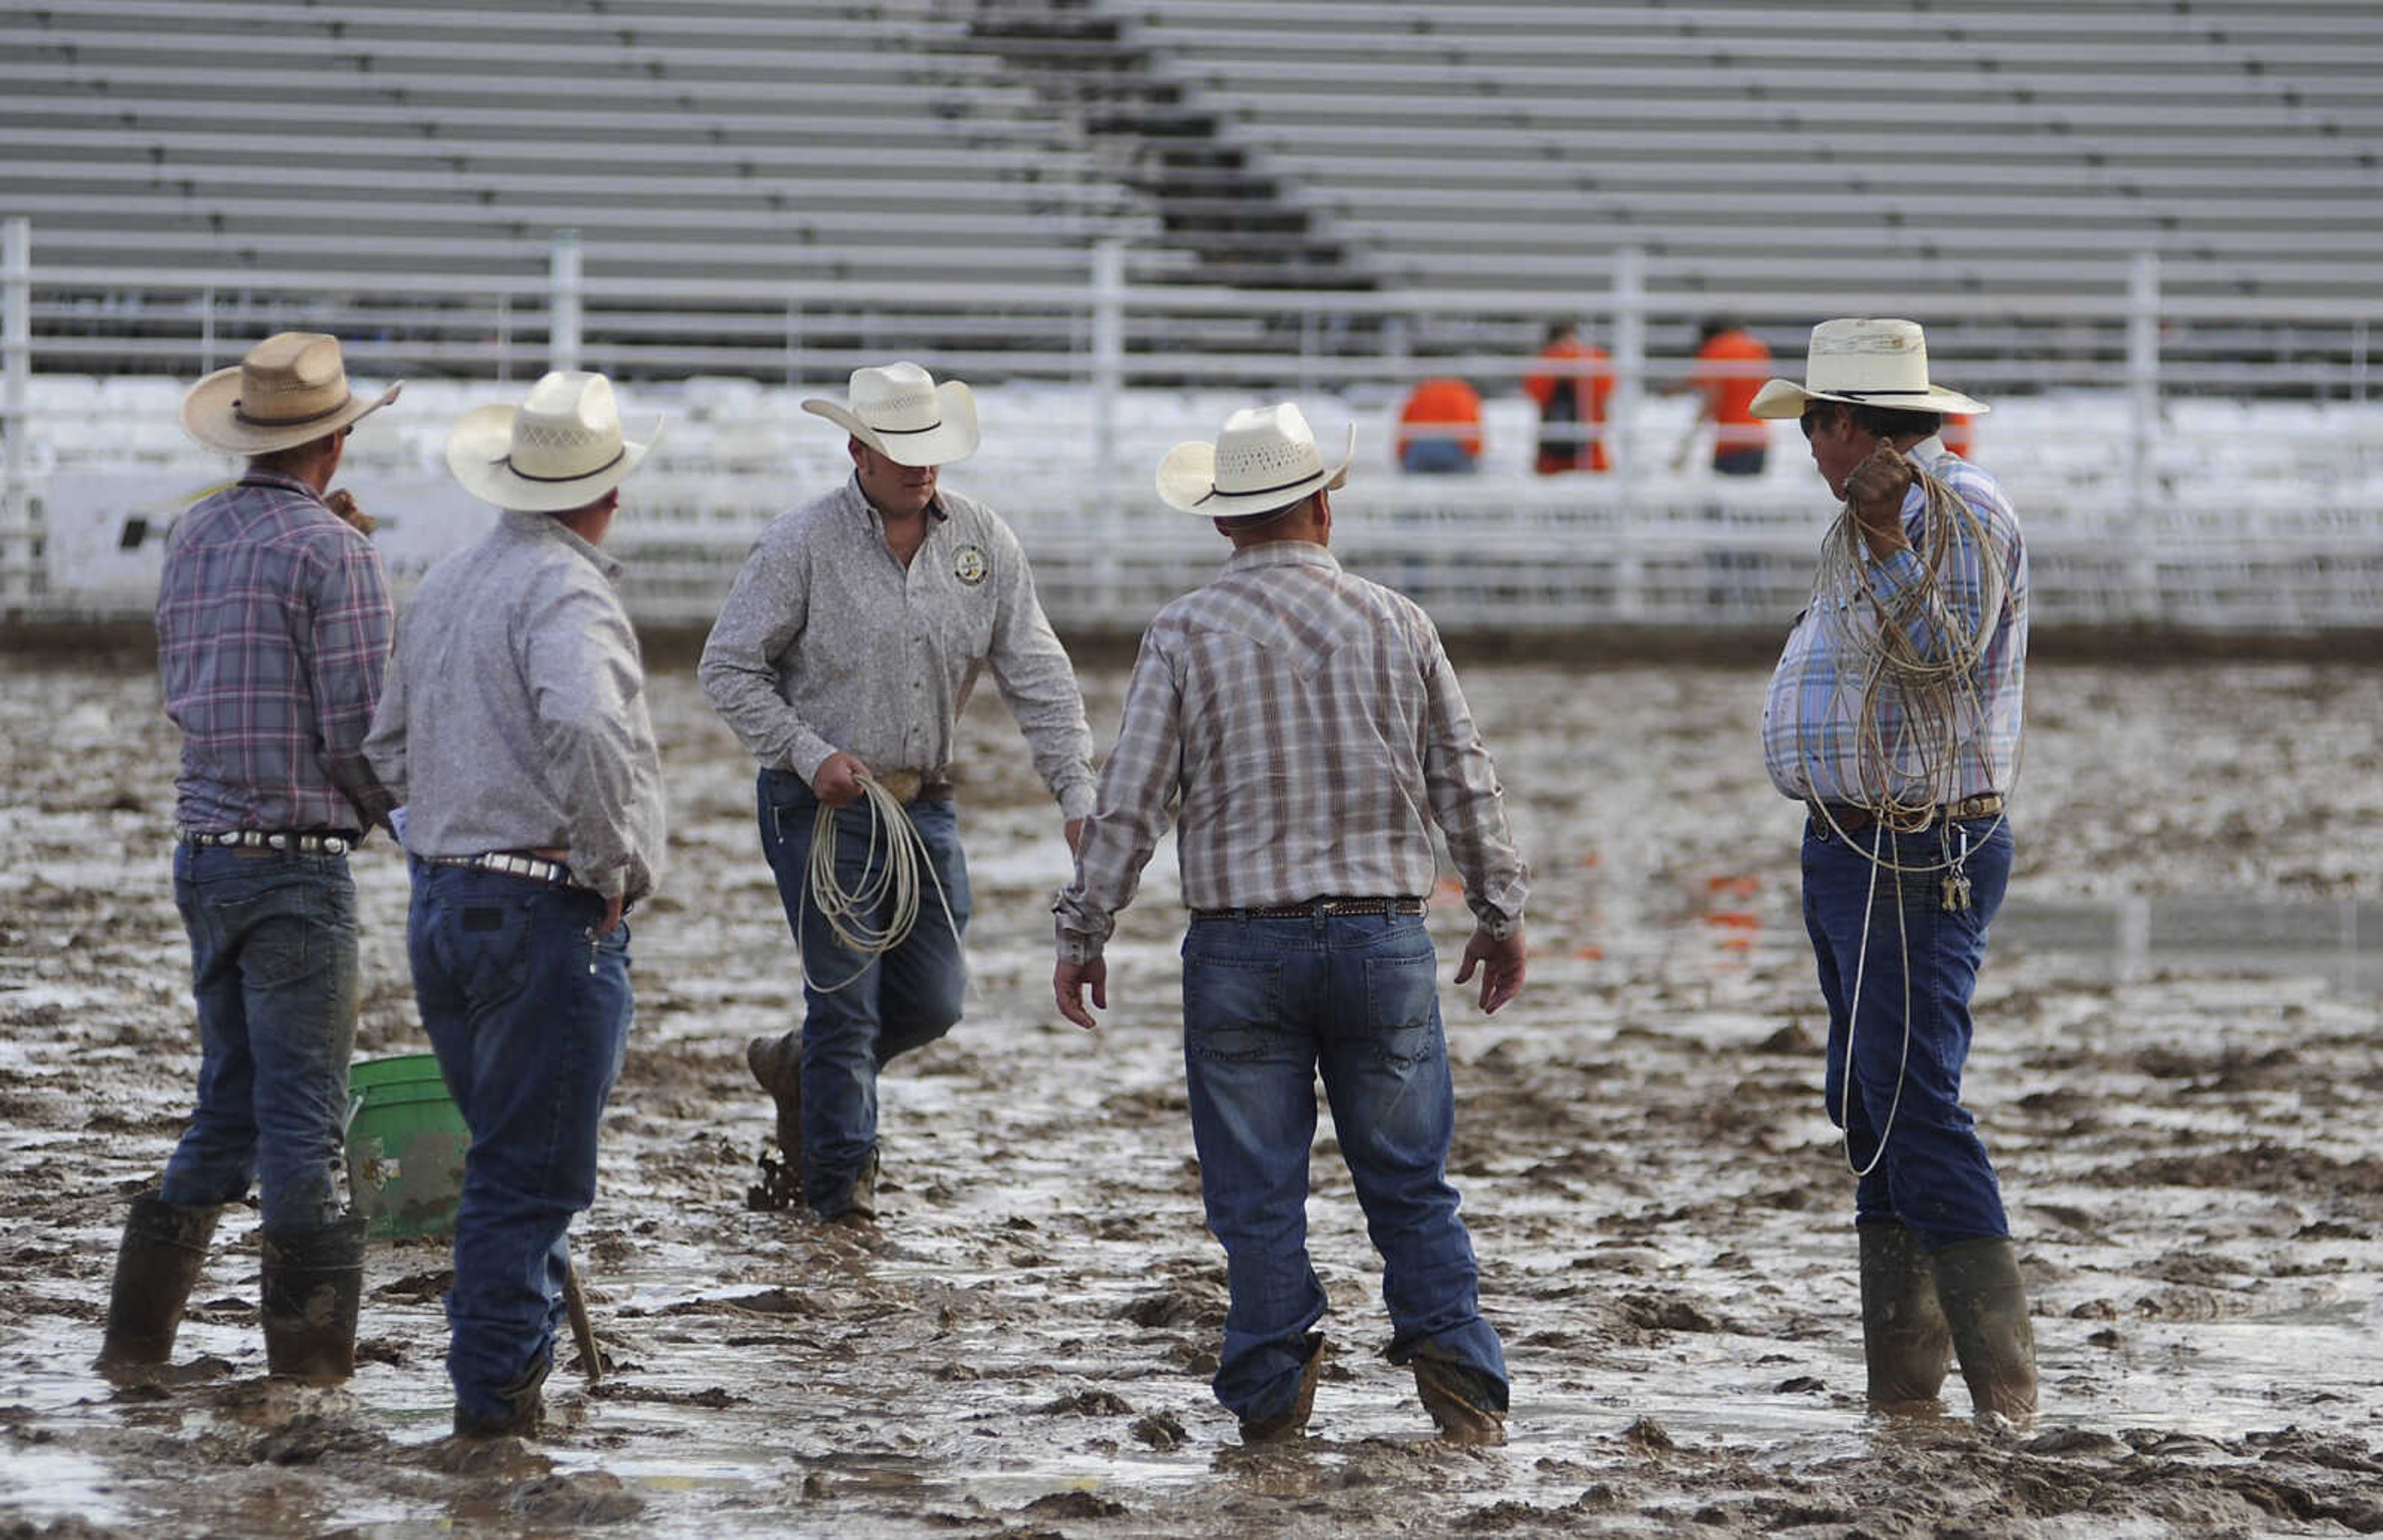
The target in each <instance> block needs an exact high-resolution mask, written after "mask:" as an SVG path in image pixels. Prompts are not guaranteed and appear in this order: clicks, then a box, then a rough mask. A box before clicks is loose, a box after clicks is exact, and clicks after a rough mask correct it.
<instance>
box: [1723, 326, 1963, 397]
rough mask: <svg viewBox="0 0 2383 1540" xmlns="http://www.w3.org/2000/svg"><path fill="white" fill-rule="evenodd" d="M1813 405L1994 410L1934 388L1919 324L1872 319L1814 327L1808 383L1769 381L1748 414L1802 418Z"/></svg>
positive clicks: (1806, 360) (1808, 357)
mask: <svg viewBox="0 0 2383 1540" xmlns="http://www.w3.org/2000/svg"><path fill="white" fill-rule="evenodd" d="M1812 401H1844V402H1846V403H1847V404H1848V405H1852V406H1881V407H1889V408H1893V409H1894V410H1896V411H1899V412H1965V413H1970V414H1972V415H1974V414H1976V413H1982V412H1991V411H1993V410H1994V409H1993V408H1992V407H1989V406H1988V405H1986V403H1985V402H1983V401H1981V400H1972V399H1970V398H1969V397H1968V396H1964V395H1963V394H1961V393H1960V392H1959V391H1958V390H1947V389H1945V388H1943V387H1942V386H1934V385H1931V384H1929V383H1928V339H1927V338H1926V337H1924V336H1922V335H1921V334H1920V323H1919V322H1917V321H1890V320H1881V319H1877V318H1874V317H1871V316H1861V317H1858V318H1855V319H1849V320H1842V321H1823V322H1821V324H1820V325H1819V326H1814V327H1813V328H1812V344H1811V347H1810V349H1809V351H1808V352H1807V353H1806V354H1805V358H1804V383H1803V384H1801V385H1798V384H1797V383H1796V382H1795V381H1794V380H1786V379H1774V380H1769V381H1766V382H1765V383H1764V385H1763V387H1762V388H1761V389H1760V390H1759V391H1757V392H1756V393H1755V397H1754V404H1753V405H1752V406H1751V407H1749V408H1748V409H1747V410H1749V411H1751V412H1752V413H1754V414H1755V415H1756V416H1758V417H1801V416H1802V415H1803V414H1804V408H1805V406H1806V405H1807V404H1809V402H1812Z"/></svg>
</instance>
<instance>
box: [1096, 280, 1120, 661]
mask: <svg viewBox="0 0 2383 1540" xmlns="http://www.w3.org/2000/svg"><path fill="white" fill-rule="evenodd" d="M1125 305H1126V290H1125V242H1124V241H1122V240H1103V241H1100V242H1097V243H1096V244H1095V245H1094V246H1093V476H1092V486H1093V498H1095V499H1098V502H1097V507H1096V509H1095V510H1094V511H1093V525H1094V528H1095V529H1096V530H1097V532H1098V535H1097V537H1096V539H1095V541H1094V544H1093V549H1094V550H1095V551H1096V552H1097V554H1096V555H1095V556H1094V557H1093V603H1094V606H1095V608H1096V609H1097V610H1098V611H1099V613H1100V615H1101V618H1102V619H1103V620H1104V621H1110V622H1114V621H1115V620H1116V619H1117V617H1118V616H1119V615H1120V614H1121V613H1122V612H1123V602H1124V601H1123V596H1122V595H1121V594H1120V593H1119V592H1118V579H1119V571H1118V565H1117V552H1118V551H1119V550H1120V549H1121V548H1123V545H1124V542H1125V499H1123V498H1122V497H1121V496H1119V495H1118V487H1117V409H1118V407H1119V405H1120V404H1121V403H1120V398H1121V397H1122V396H1123V395H1124V393H1125Z"/></svg>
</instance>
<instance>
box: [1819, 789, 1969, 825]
mask: <svg viewBox="0 0 2383 1540" xmlns="http://www.w3.org/2000/svg"><path fill="white" fill-rule="evenodd" d="M2002 810H2003V794H2002V793H2000V792H1981V793H1979V794H1978V795H1976V796H1965V797H1963V798H1962V799H1961V800H1960V801H1958V802H1948V803H1946V804H1945V805H1944V806H1943V807H1938V808H1936V809H1935V810H1934V811H1933V812H1932V813H1930V814H1929V817H1928V825H1926V826H1923V827H1927V826H1933V825H1935V824H1937V823H1966V822H1968V821H1969V819H1990V818H1993V817H1994V816H1995V815H1996V814H1998V813H2000V812H2001V811H2002ZM1812 818H1813V819H1814V820H1815V821H1816V822H1818V823H1819V824H1820V825H1821V827H1822V828H1824V829H1825V828H1827V827H1829V825H1830V824H1831V823H1832V822H1834V824H1835V826H1836V827H1837V828H1839V829H1841V830H1843V831H1845V832H1846V833H1848V834H1860V833H1865V832H1868V831H1869V830H1870V829H1871V826H1872V825H1874V824H1876V823H1877V822H1878V815H1877V814H1876V813H1875V812H1872V811H1871V809H1870V808H1868V807H1856V806H1855V805H1854V804H1852V803H1850V802H1816V803H1814V804H1812Z"/></svg>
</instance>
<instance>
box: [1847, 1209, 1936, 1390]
mask: <svg viewBox="0 0 2383 1540" xmlns="http://www.w3.org/2000/svg"><path fill="white" fill-rule="evenodd" d="M1857 1233H1858V1235H1859V1236H1860V1238H1861V1306H1862V1358H1863V1360H1864V1361H1866V1362H1867V1363H1868V1364H1869V1365H1870V1409H1871V1411H1878V1412H1883V1413H1885V1414H1887V1415H1888V1416H1891V1417H1892V1416H1905V1417H1908V1416H1921V1415H1926V1414H1929V1413H1932V1412H1937V1411H1943V1410H1944V1402H1943V1401H1942V1400H1940V1399H1939V1398H1938V1392H1940V1391H1942V1390H1943V1389H1944V1388H1945V1366H1946V1365H1947V1364H1948V1363H1949V1362H1950V1361H1951V1354H1952V1349H1953V1335H1952V1331H1951V1329H1950V1328H1949V1327H1947V1326H1946V1325H1945V1312H1944V1310H1943V1309H1942V1308H1941V1307H1940V1306H1939V1305H1938V1304H1937V1302H1936V1275H1935V1272H1934V1269H1933V1268H1932V1267H1931V1266H1930V1264H1929V1261H1928V1253H1927V1252H1926V1251H1925V1250H1922V1249H1921V1248H1920V1238H1919V1237H1918V1236H1916V1235H1913V1234H1912V1233H1911V1231H1910V1230H1909V1229H1908V1228H1906V1227H1905V1226H1901V1225H1863V1226H1858V1230H1857Z"/></svg>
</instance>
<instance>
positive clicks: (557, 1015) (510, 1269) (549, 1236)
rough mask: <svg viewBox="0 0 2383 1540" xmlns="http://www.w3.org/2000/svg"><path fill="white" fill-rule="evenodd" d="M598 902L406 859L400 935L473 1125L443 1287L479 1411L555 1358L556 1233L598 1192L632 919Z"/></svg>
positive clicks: (559, 1310)
mask: <svg viewBox="0 0 2383 1540" xmlns="http://www.w3.org/2000/svg"><path fill="white" fill-rule="evenodd" d="M603 915H604V901H603V900H602V899H600V898H599V897H597V896H596V895H595V894H594V893H588V892H586V890H584V889H579V888H565V887H554V886H550V885H549V884H546V883H542V882H532V881H526V880H525V879H523V878H519V877H505V876H500V875H499V874H497V873H495V872H481V871H473V870H471V869H468V868H463V867H439V866H432V865H430V864H429V863H428V862H426V861H420V860H417V861H415V862H414V910H413V916H412V918H411V921H410V923H409V925H408V926H407V931H406V938H407V942H408V943H409V951H410V953H411V955H412V959H413V963H414V999H415V1000H416V1001H417V1002H418V1003H419V1004H420V1005H421V1007H422V1025H423V1029H424V1030H426V1032H428V1033H429V1035H430V1046H431V1047H432V1048H433V1049H434V1050H436V1051H437V1053H438V1069H439V1073H440V1074H441V1075H442V1076H443V1077H444V1078H445V1079H446V1081H447V1090H448V1091H449V1092H450V1093H451V1094H452V1095H453V1096H454V1098H455V1105H456V1106H457V1108H458V1109H460V1110H461V1111H462V1113H463V1123H464V1126H465V1127H468V1128H470V1129H471V1131H472V1145H471V1149H470V1151H469V1152H468V1153H467V1154H466V1155H465V1156H464V1160H463V1206H462V1207H461V1209H460V1210H459V1211H458V1212H457V1214H456V1217H455V1281H454V1283H453V1285H452V1286H451V1287H450V1288H449V1289H448V1291H447V1325H448V1332H449V1337H448V1347H447V1372H448V1375H449V1377H450V1378H451V1379H452V1380H453V1381H454V1382H455V1399H456V1401H457V1402H458V1403H459V1404H460V1405H462V1406H463V1407H465V1408H466V1409H468V1410H469V1411H473V1412H474V1413H475V1414H477V1415H480V1416H483V1417H502V1416H505V1415H507V1414H509V1413H510V1412H512V1411H513V1410H514V1407H513V1402H512V1398H513V1396H515V1395H516V1394H518V1393H519V1392H520V1391H521V1390H522V1389H524V1388H525V1386H531V1385H534V1384H535V1383H536V1381H537V1377H538V1376H539V1375H542V1374H544V1372H545V1369H546V1366H547V1365H548V1364H549V1363H550V1362H551V1361H552V1356H553V1352H554V1336H555V1328H556V1326H557V1324H559V1323H560V1322H561V1321H562V1317H563V1310H564V1307H563V1301H562V1277H563V1270H564V1268H565V1267H566V1266H567V1265H568V1260H569V1252H568V1250H566V1246H565V1240H564V1237H565V1234H566V1232H568V1231H569V1229H570V1227H571V1219H572V1216H573V1215H574V1214H578V1213H579V1212H581V1211H582V1210H584V1209H586V1207H587V1206H588V1204H590V1203H592V1202H594V1201H596V1127H597V1124H598V1122H599V1119H601V1117H602V1116H603V1114H604V1099H605V1098H606V1097H607V1096H609V1095H610V1094H611V1090H612V1082H613V1080H614V1078H616V1077H618V1076H619V1074H620V1072H621V1057H622V1054H623V1053H624V1052H625V1051H626V1049H627V1046H628V1038H629V1023H630V1017H631V1015H632V1012H633V1001H632V998H631V995H630V992H629V928H628V926H627V925H626V924H622V925H619V926H616V927H615V928H614V929H613V930H612V932H611V934H610V935H607V936H601V937H599V936H598V935H597V934H596V928H597V926H599V924H601V923H602V921H603Z"/></svg>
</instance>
